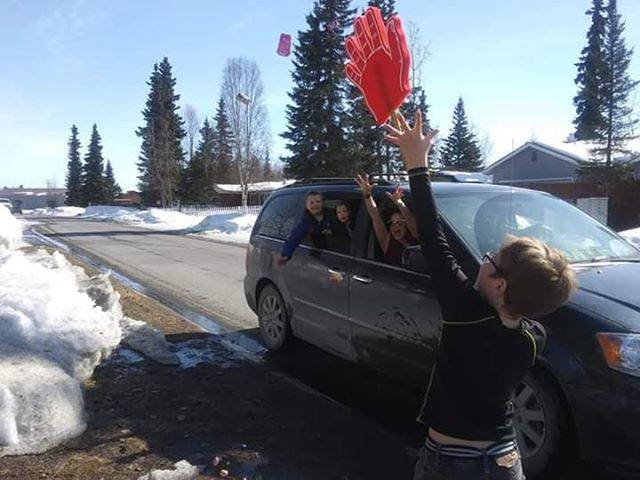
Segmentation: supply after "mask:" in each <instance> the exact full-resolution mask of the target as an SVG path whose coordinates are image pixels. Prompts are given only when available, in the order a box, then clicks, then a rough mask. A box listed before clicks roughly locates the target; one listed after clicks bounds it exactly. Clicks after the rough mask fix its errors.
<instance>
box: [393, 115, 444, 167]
mask: <svg viewBox="0 0 640 480" xmlns="http://www.w3.org/2000/svg"><path fill="white" fill-rule="evenodd" d="M391 119H392V120H393V121H394V124H395V127H392V126H391V125H389V124H386V125H385V126H384V128H385V130H387V132H388V134H387V135H385V136H384V139H385V140H386V141H388V142H390V143H393V144H394V145H397V146H398V147H400V151H401V152H402V160H403V161H404V168H405V170H407V172H408V171H409V170H411V169H413V168H417V167H428V166H429V162H428V160H427V155H428V154H429V150H430V149H431V146H432V145H433V139H434V137H435V136H436V135H437V134H438V130H429V131H428V132H427V133H426V135H425V134H423V133H422V112H420V110H416V113H415V115H414V125H413V128H411V127H410V126H409V124H408V123H407V121H406V120H405V119H404V116H403V115H402V114H401V113H400V112H394V114H393V115H392V116H391Z"/></svg>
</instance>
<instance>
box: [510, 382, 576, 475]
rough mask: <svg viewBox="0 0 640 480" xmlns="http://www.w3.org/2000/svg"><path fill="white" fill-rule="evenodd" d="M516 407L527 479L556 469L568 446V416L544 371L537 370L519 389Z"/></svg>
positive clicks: (518, 434) (514, 397)
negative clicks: (563, 449) (564, 448)
mask: <svg viewBox="0 0 640 480" xmlns="http://www.w3.org/2000/svg"><path fill="white" fill-rule="evenodd" d="M513 404H514V407H515V409H514V425H515V427H516V439H517V442H518V448H519V450H520V453H521V455H522V463H523V466H524V468H525V471H526V473H527V476H532V477H534V476H535V477H538V476H540V475H543V474H544V473H546V472H549V471H550V470H552V469H553V468H555V467H556V465H555V464H556V459H557V458H558V456H559V455H560V453H561V451H562V448H563V447H564V439H565V433H566V415H565V413H564V411H563V408H562V402H561V401H560V398H559V396H558V393H557V392H556V389H555V387H554V386H553V385H552V383H551V382H550V381H549V380H548V379H547V378H546V376H545V375H544V374H543V372H539V371H533V372H531V373H530V374H528V375H527V376H526V377H525V378H524V380H523V381H522V383H520V385H518V387H517V388H516V390H515V393H514V396H513ZM545 478H546V477H545Z"/></svg>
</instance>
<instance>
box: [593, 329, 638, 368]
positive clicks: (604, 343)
mask: <svg viewBox="0 0 640 480" xmlns="http://www.w3.org/2000/svg"><path fill="white" fill-rule="evenodd" d="M596 336H597V337H598V341H599V342H600V347H601V348H602V353H603V354H604V358H605V360H606V362H607V365H608V366H609V368H613V369H614V370H618V371H620V372H623V373H628V374H629V375H633V376H634V377H640V334H638V333H597V334H596Z"/></svg>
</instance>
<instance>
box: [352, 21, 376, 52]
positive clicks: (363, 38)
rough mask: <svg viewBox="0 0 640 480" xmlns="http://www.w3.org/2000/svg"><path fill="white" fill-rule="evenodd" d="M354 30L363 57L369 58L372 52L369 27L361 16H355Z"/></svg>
mask: <svg viewBox="0 0 640 480" xmlns="http://www.w3.org/2000/svg"><path fill="white" fill-rule="evenodd" d="M355 30H356V36H357V38H358V42H360V45H361V46H362V53H364V56H365V58H369V57H370V56H371V55H372V54H373V43H372V41H371V35H370V34H369V29H368V28H367V25H366V22H365V21H364V19H363V18H362V17H358V18H356V21H355Z"/></svg>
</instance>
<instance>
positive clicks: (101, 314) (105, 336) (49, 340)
mask: <svg viewBox="0 0 640 480" xmlns="http://www.w3.org/2000/svg"><path fill="white" fill-rule="evenodd" d="M0 215H1V213H0ZM7 220H8V219H7V218H6V217H5V216H3V217H2V218H0V239H3V240H2V242H3V246H0V456H4V455H16V454H25V453H38V452H42V451H44V450H47V449H48V448H51V447H53V446H55V445H57V444H59V443H60V442H62V441H65V440H67V439H69V438H72V437H74V436H77V435H79V434H80V433H82V432H83V431H84V429H85V427H86V424H85V415H84V410H83V399H82V389H81V382H82V381H83V380H85V379H87V378H89V376H90V375H91V374H92V372H93V370H94V368H95V367H96V366H97V365H98V364H99V363H100V362H101V361H102V360H103V359H105V357H107V356H108V355H109V354H110V353H111V352H112V351H113V349H115V347H116V346H117V345H118V344H119V343H120V339H121V335H122V331H121V328H120V325H119V322H120V320H121V318H122V311H121V308H120V304H119V296H118V294H117V293H116V292H115V291H114V290H113V288H112V287H111V284H110V283H109V280H108V278H107V277H106V276H98V277H94V278H89V277H88V276H87V275H86V274H85V273H84V270H82V269H81V268H79V267H74V266H72V265H71V264H69V263H68V262H67V260H66V259H65V258H64V257H63V256H62V255H60V254H59V253H58V252H55V253H53V254H49V253H47V252H46V251H44V250H39V251H38V252H36V253H34V254H28V255H27V254H25V253H24V252H21V251H17V250H12V249H10V248H7V246H8V245H15V224H14V223H13V222H12V221H11V220H9V221H7ZM14 220H15V218H14ZM6 238H12V239H13V240H12V241H10V242H5V241H4V239H6ZM18 241H19V239H18Z"/></svg>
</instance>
